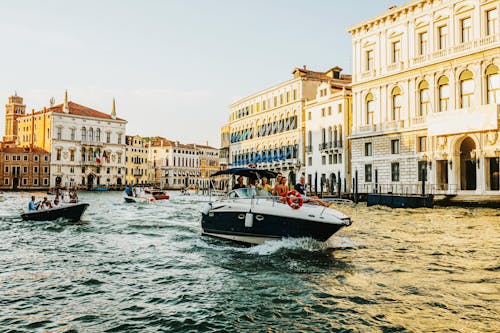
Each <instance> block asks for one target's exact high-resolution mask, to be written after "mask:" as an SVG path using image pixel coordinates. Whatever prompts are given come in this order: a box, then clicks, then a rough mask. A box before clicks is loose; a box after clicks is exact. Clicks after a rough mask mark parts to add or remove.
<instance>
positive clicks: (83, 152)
mask: <svg viewBox="0 0 500 333" xmlns="http://www.w3.org/2000/svg"><path fill="white" fill-rule="evenodd" d="M85 155H86V151H85V148H82V162H85V161H86V158H85Z"/></svg>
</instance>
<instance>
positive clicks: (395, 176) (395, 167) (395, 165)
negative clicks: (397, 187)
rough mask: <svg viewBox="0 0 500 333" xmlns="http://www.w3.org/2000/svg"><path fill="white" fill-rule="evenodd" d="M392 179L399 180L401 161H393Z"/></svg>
mask: <svg viewBox="0 0 500 333" xmlns="http://www.w3.org/2000/svg"><path fill="white" fill-rule="evenodd" d="M391 180H392V181H393V182H399V163H397V162H395V163H391Z"/></svg>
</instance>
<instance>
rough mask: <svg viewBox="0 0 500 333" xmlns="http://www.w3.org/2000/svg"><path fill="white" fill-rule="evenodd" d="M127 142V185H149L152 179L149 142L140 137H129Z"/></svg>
mask: <svg viewBox="0 0 500 333" xmlns="http://www.w3.org/2000/svg"><path fill="white" fill-rule="evenodd" d="M125 140H126V142H125V144H126V145H125V184H127V185H138V184H149V183H150V182H151V181H152V178H151V172H150V168H149V167H148V155H149V152H148V142H146V141H145V140H144V139H143V138H142V137H141V136H139V135H134V136H130V135H127V136H126V138H125Z"/></svg>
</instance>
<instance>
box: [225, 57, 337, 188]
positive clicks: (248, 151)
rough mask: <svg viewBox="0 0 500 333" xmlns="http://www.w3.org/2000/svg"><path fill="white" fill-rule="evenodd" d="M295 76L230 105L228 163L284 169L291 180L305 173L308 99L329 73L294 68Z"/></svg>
mask: <svg viewBox="0 0 500 333" xmlns="http://www.w3.org/2000/svg"><path fill="white" fill-rule="evenodd" d="M292 75H293V78H292V79H290V80H287V81H285V82H282V83H279V84H277V85H275V86H273V87H270V88H268V89H265V90H263V91H260V92H257V93H254V94H252V95H250V96H247V97H245V98H243V99H240V100H238V101H236V102H234V103H233V104H231V106H230V110H231V113H230V116H229V129H230V144H229V165H230V166H232V167H235V166H247V165H249V164H251V165H256V166H257V167H259V168H264V169H269V170H274V171H279V172H282V173H283V174H284V175H286V176H287V177H288V178H289V182H291V183H294V182H295V181H296V175H297V174H298V173H300V174H303V173H305V165H304V159H305V150H304V145H305V113H304V108H305V102H306V100H308V99H313V98H315V95H316V91H317V88H318V86H319V85H320V84H321V82H323V81H325V80H329V79H331V77H329V76H327V75H326V73H320V72H314V71H311V70H308V69H307V68H306V67H305V66H304V68H295V69H294V70H293V71H292Z"/></svg>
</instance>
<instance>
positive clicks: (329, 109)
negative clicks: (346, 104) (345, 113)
mask: <svg viewBox="0 0 500 333" xmlns="http://www.w3.org/2000/svg"><path fill="white" fill-rule="evenodd" d="M328 115H329V116H331V115H332V107H331V106H329V107H328Z"/></svg>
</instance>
